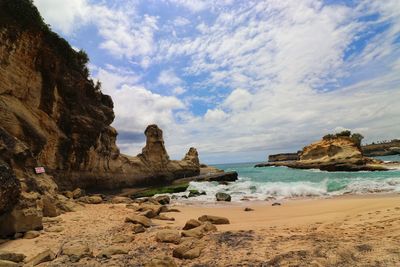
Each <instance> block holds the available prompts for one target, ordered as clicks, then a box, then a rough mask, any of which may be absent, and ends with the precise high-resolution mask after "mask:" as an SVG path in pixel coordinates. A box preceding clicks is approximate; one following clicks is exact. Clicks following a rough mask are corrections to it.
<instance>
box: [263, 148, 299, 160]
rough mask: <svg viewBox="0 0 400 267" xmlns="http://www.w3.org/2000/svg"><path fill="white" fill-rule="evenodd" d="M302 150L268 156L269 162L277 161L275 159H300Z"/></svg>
mask: <svg viewBox="0 0 400 267" xmlns="http://www.w3.org/2000/svg"><path fill="white" fill-rule="evenodd" d="M300 152H301V151H299V152H297V153H280V154H275V155H269V156H268V162H275V161H288V160H299V155H300Z"/></svg>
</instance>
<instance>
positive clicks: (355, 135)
mask: <svg viewBox="0 0 400 267" xmlns="http://www.w3.org/2000/svg"><path fill="white" fill-rule="evenodd" d="M350 138H351V140H353V142H354V144H356V145H357V147H358V148H361V141H362V140H363V139H364V136H363V135H362V134H360V133H353V134H352V135H351V137H350Z"/></svg>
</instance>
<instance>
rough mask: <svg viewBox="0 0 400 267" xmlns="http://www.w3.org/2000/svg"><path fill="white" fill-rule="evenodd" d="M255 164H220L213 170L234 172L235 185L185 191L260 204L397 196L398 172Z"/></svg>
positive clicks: (193, 186)
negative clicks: (273, 200) (346, 196)
mask: <svg viewBox="0 0 400 267" xmlns="http://www.w3.org/2000/svg"><path fill="white" fill-rule="evenodd" d="M380 159H382V160H385V161H400V156H399V155H397V156H386V157H380ZM254 165H255V163H236V164H220V165H215V167H217V168H220V169H223V170H225V171H237V172H238V174H239V180H238V181H237V182H234V183H231V184H228V185H220V184H218V183H211V182H210V183H209V182H207V183H196V182H192V183H191V184H190V187H189V189H197V190H200V191H205V192H206V193H207V195H205V196H200V197H199V200H210V201H211V200H214V199H215V197H214V196H215V193H217V192H227V193H229V194H231V196H232V200H233V201H240V200H241V199H242V198H243V197H246V198H254V199H259V200H264V199H267V198H270V197H273V198H276V199H283V198H297V197H325V196H333V195H342V194H367V193H381V192H387V193H393V192H399V193H400V170H390V171H382V172H367V171H363V172H325V171H319V170H297V169H290V168H286V167H264V168H254Z"/></svg>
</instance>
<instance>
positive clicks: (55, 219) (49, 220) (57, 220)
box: [42, 217, 63, 224]
mask: <svg viewBox="0 0 400 267" xmlns="http://www.w3.org/2000/svg"><path fill="white" fill-rule="evenodd" d="M42 221H43V223H50V224H53V223H60V222H62V221H63V219H62V218H61V217H44V218H43V220H42Z"/></svg>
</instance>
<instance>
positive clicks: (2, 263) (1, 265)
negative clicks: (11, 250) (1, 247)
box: [0, 260, 20, 267]
mask: <svg viewBox="0 0 400 267" xmlns="http://www.w3.org/2000/svg"><path fill="white" fill-rule="evenodd" d="M19 266H20V265H19V264H18V263H15V262H13V261H6V260H0V267H19Z"/></svg>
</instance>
